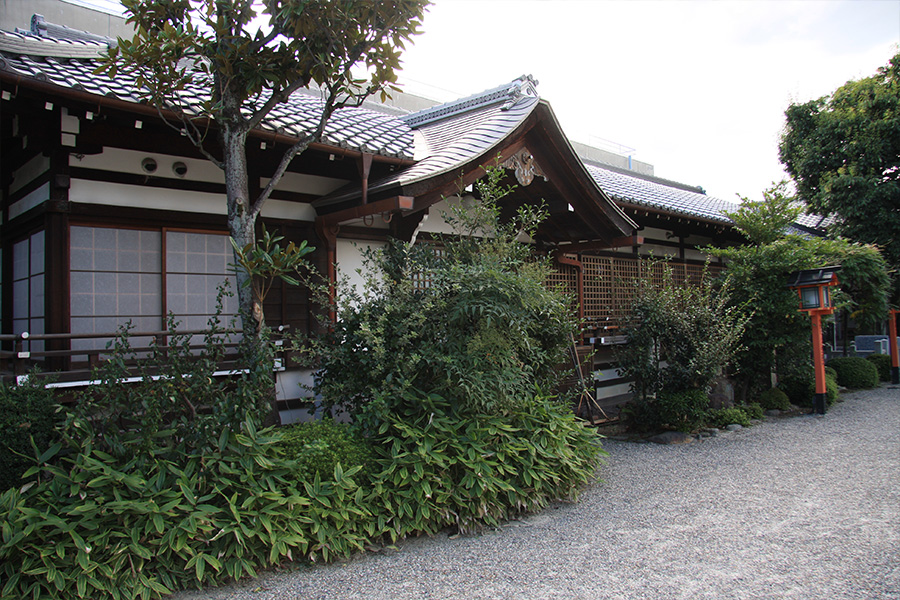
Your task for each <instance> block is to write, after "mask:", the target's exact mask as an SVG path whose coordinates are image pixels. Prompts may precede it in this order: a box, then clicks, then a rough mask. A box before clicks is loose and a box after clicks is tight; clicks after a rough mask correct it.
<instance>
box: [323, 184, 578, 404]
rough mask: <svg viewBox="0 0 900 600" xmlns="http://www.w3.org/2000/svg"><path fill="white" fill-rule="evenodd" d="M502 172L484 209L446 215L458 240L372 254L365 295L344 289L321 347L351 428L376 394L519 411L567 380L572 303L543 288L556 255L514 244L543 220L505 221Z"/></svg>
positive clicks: (330, 399) (328, 390)
mask: <svg viewBox="0 0 900 600" xmlns="http://www.w3.org/2000/svg"><path fill="white" fill-rule="evenodd" d="M503 176H505V171H504V170H503V169H488V172H487V178H486V179H485V180H482V181H480V182H478V188H479V191H480V193H481V196H482V200H481V203H480V204H478V205H476V206H475V207H472V208H470V209H463V208H460V210H459V211H456V212H455V213H454V214H453V215H451V216H449V217H446V218H447V219H448V222H449V224H450V225H451V226H452V227H453V229H454V230H455V231H456V232H458V233H459V234H460V236H452V237H451V236H447V237H445V238H443V239H441V246H440V248H439V247H437V246H436V245H434V244H427V243H419V244H415V245H410V244H408V243H406V242H400V241H393V242H391V243H390V244H388V245H387V247H385V248H384V249H377V250H374V251H371V252H368V253H367V254H366V258H365V271H366V273H367V275H368V276H369V278H368V281H367V282H366V286H365V289H364V290H363V294H362V295H361V296H360V295H357V296H356V297H355V298H354V294H353V292H352V291H351V290H347V291H346V293H345V294H344V298H345V300H346V301H344V302H342V303H341V304H340V305H339V306H338V307H336V310H337V314H338V321H337V322H336V323H335V324H334V325H333V326H330V331H329V332H328V334H327V335H326V339H325V340H323V341H322V343H321V344H320V345H319V347H317V348H316V349H315V351H314V352H315V354H317V355H318V356H320V357H321V363H320V367H321V369H320V371H319V372H318V377H317V381H316V391H317V392H319V393H320V394H321V395H322V396H323V399H324V401H325V403H326V405H330V406H334V405H340V406H343V407H346V408H348V409H349V411H350V413H351V415H352V416H353V418H354V419H356V418H358V416H359V414H360V412H361V409H362V407H363V406H364V405H365V404H366V403H368V402H369V401H371V400H372V399H373V398H375V397H376V396H379V395H380V396H381V397H382V398H395V397H399V396H400V395H401V394H402V393H403V390H404V386H409V387H414V388H416V389H420V390H426V391H428V392H433V393H437V394H441V395H442V396H445V397H452V398H455V399H457V400H458V401H461V402H465V403H466V404H468V405H470V406H471V408H472V409H473V410H475V411H480V412H492V411H505V410H511V409H514V408H515V407H516V406H517V405H518V404H519V403H520V400H521V399H523V398H527V397H528V396H529V395H530V394H532V393H533V390H534V389H535V388H536V387H537V388H540V389H543V390H550V389H552V388H553V386H555V384H556V383H557V382H558V380H559V378H560V373H559V372H558V370H557V369H556V367H557V365H559V364H560V363H564V362H566V359H567V357H568V354H567V352H568V346H569V344H570V343H571V335H572V334H573V333H574V332H575V331H576V324H575V320H574V315H573V311H572V308H571V303H570V299H569V298H568V297H566V296H565V295H564V294H562V293H560V292H559V291H557V290H555V289H549V288H548V287H547V286H546V285H545V281H546V280H547V278H548V277H549V275H550V272H551V265H550V262H549V260H548V258H547V257H546V256H545V257H538V256H536V255H534V254H533V252H532V248H531V247H530V246H529V245H527V244H522V243H521V242H519V241H517V240H516V237H517V236H518V235H519V234H520V233H521V232H525V233H531V234H533V233H535V232H536V227H537V224H538V223H539V222H540V220H541V219H543V218H544V216H545V214H546V213H545V212H544V211H543V210H539V211H528V210H524V211H522V212H520V213H519V215H518V216H517V217H516V218H514V219H513V220H512V222H507V223H502V222H501V221H500V207H499V204H498V202H499V201H500V199H501V198H502V197H503V196H504V195H505V194H506V193H508V189H507V188H501V187H499V178H502V177H503Z"/></svg>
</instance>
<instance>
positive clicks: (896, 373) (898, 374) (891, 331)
mask: <svg viewBox="0 0 900 600" xmlns="http://www.w3.org/2000/svg"><path fill="white" fill-rule="evenodd" d="M897 315H900V310H898V309H894V310H891V311H890V313H888V317H889V318H888V336H890V339H889V340H888V341H889V342H890V348H891V383H893V384H894V385H896V384H898V383H900V350H898V349H897Z"/></svg>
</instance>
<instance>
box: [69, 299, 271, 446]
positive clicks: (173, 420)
mask: <svg viewBox="0 0 900 600" xmlns="http://www.w3.org/2000/svg"><path fill="white" fill-rule="evenodd" d="M229 293H230V292H228V291H227V289H223V290H220V292H219V301H218V307H217V313H216V314H215V315H214V316H213V317H211V318H210V320H209V323H208V332H207V334H206V336H205V343H204V347H203V349H202V351H200V352H197V351H195V350H192V349H191V348H190V346H191V344H192V342H193V337H194V336H191V335H187V334H183V333H179V331H178V324H177V323H176V322H175V321H174V320H173V319H172V318H171V317H170V318H169V323H168V326H169V327H168V331H169V334H168V335H167V336H166V342H165V344H157V342H156V340H154V341H153V342H152V343H151V350H150V353H149V356H147V357H144V358H136V357H135V355H134V352H133V350H132V349H131V346H130V342H129V330H130V325H128V326H126V327H124V328H123V330H122V331H121V332H120V335H119V336H118V337H117V338H116V339H115V340H114V341H113V342H112V348H111V350H112V355H111V358H110V359H109V360H108V361H107V362H106V363H105V364H104V365H103V367H102V368H101V369H100V371H99V373H97V374H96V375H95V377H94V378H95V379H98V380H99V383H98V384H96V385H94V386H91V387H90V388H87V389H86V390H85V392H84V393H83V394H82V395H81V397H80V398H79V401H78V404H77V406H76V408H75V409H74V410H75V412H76V414H78V415H79V416H80V417H81V418H83V419H86V420H90V421H91V423H92V426H93V428H94V430H95V435H96V436H97V439H96V440H95V441H94V447H95V448H97V449H98V450H101V451H103V452H107V453H110V454H113V455H114V456H117V457H123V458H124V457H131V456H134V455H137V456H139V457H141V458H149V457H152V456H157V455H159V453H160V452H175V453H177V452H184V453H188V454H191V453H195V452H197V453H202V452H203V451H204V450H205V449H206V448H208V447H210V446H211V445H212V444H214V443H215V442H216V440H217V439H218V435H219V433H221V431H222V430H223V429H231V430H233V431H238V430H239V429H240V426H241V423H243V422H244V421H245V420H247V419H250V420H252V421H254V422H255V423H257V424H259V423H262V422H263V420H264V419H265V417H266V416H267V415H269V414H270V412H271V406H272V404H271V397H272V395H273V394H274V386H273V385H272V361H273V355H272V352H271V347H270V345H269V344H268V341H267V340H266V339H265V336H264V332H263V334H262V337H261V338H254V337H248V338H244V340H243V351H242V353H241V359H242V361H244V363H243V364H242V365H239V366H245V367H246V368H245V369H244V370H243V371H240V372H239V374H237V375H235V376H234V377H231V378H222V377H214V376H213V373H215V372H216V371H217V370H218V368H219V365H220V364H221V361H222V358H223V356H224V354H225V344H226V343H227V341H228V339H229V338H228V335H227V334H226V333H225V332H224V329H223V327H222V326H221V324H220V322H219V318H220V315H221V311H222V299H223V297H224V296H225V295H227V294H229ZM135 362H136V363H137V373H138V375H140V376H141V378H142V380H141V381H140V382H137V383H128V382H127V380H128V379H129V378H131V377H132V376H133V375H134V370H133V368H132V369H130V368H129V364H132V363H135Z"/></svg>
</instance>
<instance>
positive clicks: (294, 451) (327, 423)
mask: <svg viewBox="0 0 900 600" xmlns="http://www.w3.org/2000/svg"><path fill="white" fill-rule="evenodd" d="M281 434H282V438H281V441H280V442H279V443H278V444H277V445H276V449H277V451H278V452H279V454H281V455H283V456H285V457H286V458H288V459H290V460H296V461H297V478H298V480H299V481H312V480H313V479H315V477H316V475H318V476H319V477H320V478H321V479H322V480H328V479H329V478H330V477H331V475H332V473H334V469H335V467H336V466H337V465H338V464H340V465H341V466H342V467H343V468H344V469H347V468H350V467H359V468H360V475H359V478H360V480H363V479H365V478H366V477H367V476H368V472H369V469H370V468H371V463H372V458H373V457H372V450H371V448H370V447H369V445H368V443H367V442H366V440H365V439H363V438H362V437H361V436H360V435H359V434H358V433H357V432H356V431H355V430H353V429H351V428H350V425H349V424H347V423H338V422H336V421H334V420H332V419H328V418H326V419H321V420H316V421H308V422H306V423H296V424H294V425H290V426H288V427H285V428H283V429H282V430H281Z"/></svg>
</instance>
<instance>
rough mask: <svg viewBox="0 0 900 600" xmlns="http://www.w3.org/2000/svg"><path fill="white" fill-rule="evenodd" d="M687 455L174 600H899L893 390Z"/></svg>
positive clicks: (621, 467) (648, 457) (645, 460)
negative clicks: (561, 500)
mask: <svg viewBox="0 0 900 600" xmlns="http://www.w3.org/2000/svg"><path fill="white" fill-rule="evenodd" d="M843 399H844V402H842V403H839V404H837V405H835V406H834V407H832V408H831V409H830V410H829V412H828V414H827V415H826V416H824V417H815V416H802V417H794V418H785V419H778V418H776V419H769V420H768V421H766V422H765V423H762V424H759V425H756V426H754V427H751V428H749V429H744V430H741V431H737V432H734V433H723V434H720V436H719V437H716V438H710V439H706V440H703V441H698V442H694V443H691V444H683V445H677V446H658V445H654V444H633V443H627V442H615V441H607V442H606V444H605V447H606V449H607V450H608V451H609V453H610V456H609V458H608V464H607V465H606V466H605V467H604V468H603V470H602V477H603V481H602V482H598V483H597V484H595V485H594V486H593V487H592V488H590V489H589V490H586V491H585V492H584V494H583V495H582V497H581V499H580V500H579V502H578V503H576V504H560V505H555V506H552V507H550V508H549V509H547V510H546V511H544V512H542V513H539V514H536V515H532V516H529V517H526V518H523V519H522V520H520V521H513V522H511V523H509V524H507V525H506V526H504V527H503V528H502V529H500V530H497V531H493V532H490V533H486V534H482V535H479V536H471V537H465V536H463V537H455V538H451V537H448V536H447V535H446V534H443V535H439V536H436V537H434V538H419V539H414V540H409V541H405V542H403V543H401V544H399V545H398V547H397V549H396V550H384V551H382V552H381V553H378V554H365V555H359V556H356V557H354V558H352V559H350V560H348V561H345V562H341V563H336V564H331V565H325V566H312V567H306V566H303V567H298V568H296V569H294V570H291V571H283V572H279V573H272V574H267V575H265V576H264V577H262V578H260V579H258V580H254V581H251V582H248V583H246V584H244V585H241V586H235V587H229V588H220V589H210V590H205V591H203V592H184V593H181V594H180V595H178V596H176V597H177V598H178V599H179V600H200V599H201V598H202V599H203V600H247V599H254V600H276V599H277V600H300V599H303V600H307V599H308V600H314V599H315V600H318V599H322V600H342V599H360V600H362V599H365V600H381V599H384V600H388V599H391V600H403V599H416V600H419V599H434V600H437V599H449V598H465V599H516V600H539V599H540V600H543V599H566V600H569V599H576V598H578V599H591V600H600V599H613V598H616V599H623V600H632V599H641V598H647V599H680V598H685V599H687V598H691V599H694V598H715V599H726V598H754V599H756V598H771V599H776V598H777V599H779V600H780V599H788V598H791V599H798V600H814V599H822V600H826V599H827V600H842V599H857V598H858V599H866V600H869V599H900V389H898V388H897V387H896V386H882V387H881V388H880V389H877V390H871V391H864V392H855V393H849V394H844V396H843Z"/></svg>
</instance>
